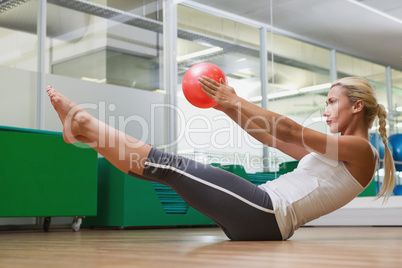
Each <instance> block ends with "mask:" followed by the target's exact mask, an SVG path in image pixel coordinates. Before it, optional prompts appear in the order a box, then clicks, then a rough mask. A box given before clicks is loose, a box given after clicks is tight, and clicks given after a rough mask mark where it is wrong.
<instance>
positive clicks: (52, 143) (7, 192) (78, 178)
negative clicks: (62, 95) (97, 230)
mask: <svg viewBox="0 0 402 268" xmlns="http://www.w3.org/2000/svg"><path fill="white" fill-rule="evenodd" d="M81 147H82V146H81ZM0 149H1V152H2V154H1V157H0V174H1V180H0V216H1V217H31V216H32V217H36V216H37V217H39V216H87V215H95V214H96V205H97V204H96V199H97V191H96V188H97V187H96V185H97V154H96V152H95V151H93V150H92V149H87V148H86V149H84V148H78V147H76V146H74V145H71V144H66V143H65V142H64V141H63V138H62V136H61V134H60V133H55V132H49V133H47V132H45V131H29V130H27V129H24V130H23V131H21V130H20V129H11V128H8V129H7V128H4V127H2V128H1V129H0Z"/></svg>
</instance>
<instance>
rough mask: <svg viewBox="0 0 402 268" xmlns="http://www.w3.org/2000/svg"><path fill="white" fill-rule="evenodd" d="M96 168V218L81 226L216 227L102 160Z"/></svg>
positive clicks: (162, 189) (162, 190)
mask: <svg viewBox="0 0 402 268" xmlns="http://www.w3.org/2000/svg"><path fill="white" fill-rule="evenodd" d="M98 166H99V172H98V173H99V181H98V183H99V189H98V196H99V198H98V212H97V216H96V217H87V218H86V219H85V220H84V222H83V224H84V225H86V226H94V227H96V226H116V227H119V228H124V227H129V226H137V227H138V226H141V227H143V226H183V225H215V223H214V222H213V221H212V220H210V219H209V218H207V217H206V216H204V215H202V214H201V213H200V212H198V211H196V210H195V209H193V208H191V207H189V206H188V205H187V204H186V203H185V202H184V201H183V200H182V199H181V198H179V197H178V196H177V194H175V193H174V192H173V190H171V189H170V188H168V187H166V186H164V185H161V184H157V183H152V182H149V181H143V180H139V179H136V178H133V177H131V176H129V175H127V174H125V173H123V172H121V171H120V170H118V169H117V168H115V167H114V166H112V165H111V164H110V163H109V162H108V161H107V160H106V159H104V158H100V159H99V165H98ZM183 208H184V209H183Z"/></svg>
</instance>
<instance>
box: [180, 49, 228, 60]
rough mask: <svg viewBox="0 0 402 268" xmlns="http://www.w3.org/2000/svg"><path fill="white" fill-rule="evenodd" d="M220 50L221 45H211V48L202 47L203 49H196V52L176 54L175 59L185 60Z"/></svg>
mask: <svg viewBox="0 0 402 268" xmlns="http://www.w3.org/2000/svg"><path fill="white" fill-rule="evenodd" d="M222 50H223V48H221V47H211V48H208V49H204V50H201V51H197V52H194V53H190V54H186V55H183V56H177V61H178V62H181V61H186V60H190V59H194V58H198V57H202V56H206V55H209V54H212V53H216V52H219V51H222Z"/></svg>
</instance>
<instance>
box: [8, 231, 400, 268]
mask: <svg viewBox="0 0 402 268" xmlns="http://www.w3.org/2000/svg"><path fill="white" fill-rule="evenodd" d="M0 267H1V268H8V267H12V268H16V267H30V268H32V267H41V268H43V267H52V268H53V267H69V268H71V267H80V268H85V267H131V268H133V267H174V268H177V267H183V268H188V267H203V268H205V267H219V268H224V267H244V268H254V267H297V268H303V267H309V268H311V267H320V268H323V267H338V268H339V267H366V268H367V267H388V268H392V267H402V227H305V228H301V229H300V230H298V231H296V233H295V235H294V236H293V237H292V238H291V239H290V240H288V241H281V242H233V241H228V240H227V239H226V237H225V236H224V235H223V233H222V232H221V231H220V230H219V229H217V228H182V229H152V230H86V229H82V230H81V231H79V232H72V231H71V230H67V229H66V230H63V229H55V230H51V231H50V232H47V233H45V232H43V231H0Z"/></svg>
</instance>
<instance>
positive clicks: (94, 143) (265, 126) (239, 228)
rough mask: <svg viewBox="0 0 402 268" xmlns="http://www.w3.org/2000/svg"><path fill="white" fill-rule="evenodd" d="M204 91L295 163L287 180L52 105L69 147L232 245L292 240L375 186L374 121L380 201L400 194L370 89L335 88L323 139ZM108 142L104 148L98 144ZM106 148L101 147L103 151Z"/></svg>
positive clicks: (59, 99)
mask: <svg viewBox="0 0 402 268" xmlns="http://www.w3.org/2000/svg"><path fill="white" fill-rule="evenodd" d="M199 83H200V85H201V86H202V87H203V90H204V92H205V93H206V94H207V95H208V96H210V97H211V98H212V99H214V100H215V101H216V102H217V103H218V106H216V107H215V108H216V109H218V110H220V111H223V112H224V113H226V114H227V115H228V116H229V117H231V118H232V119H233V120H234V121H235V122H236V123H238V124H239V125H240V126H241V127H242V128H243V129H245V130H246V131H247V132H248V133H249V134H250V135H252V136H253V137H255V138H256V139H257V140H259V141H260V142H262V143H264V144H266V145H268V146H272V147H275V148H277V149H279V150H281V151H282V152H284V153H286V154H288V155H290V156H292V157H293V158H295V159H297V160H299V161H300V162H299V165H298V167H297V168H296V169H295V170H294V171H293V172H291V173H288V174H285V175H282V176H280V177H279V178H278V179H276V180H274V181H270V182H267V183H266V184H263V185H261V186H255V185H254V184H252V183H249V182H248V181H246V180H244V179H242V178H240V177H238V176H236V175H234V174H232V173H229V172H226V171H224V170H222V169H219V168H215V167H212V166H209V165H204V164H200V163H197V162H195V161H192V160H190V159H186V158H183V157H181V156H176V155H172V154H168V153H165V152H162V151H159V150H157V149H155V148H152V147H151V146H149V145H147V144H145V143H142V142H141V141H139V140H137V139H135V138H133V137H129V136H127V135H125V134H124V133H122V132H120V131H118V130H116V129H114V128H112V127H110V126H108V125H106V124H105V123H103V122H100V121H99V120H97V119H96V118H94V117H92V116H91V115H89V114H88V113H87V112H85V111H84V110H83V109H81V108H80V107H79V106H78V105H76V104H75V103H73V102H72V101H71V100H69V99H68V98H66V97H65V96H63V95H61V94H60V93H59V92H57V91H56V90H55V89H53V88H51V87H48V88H47V91H48V95H49V97H50V100H51V102H52V104H53V106H54V108H55V110H56V111H57V113H58V114H59V117H60V119H61V121H62V124H63V127H64V128H63V136H64V139H65V141H66V142H68V143H73V142H84V143H86V144H89V145H90V146H91V147H92V148H93V149H95V150H96V151H97V152H99V153H100V154H102V155H103V156H104V157H105V158H106V159H108V160H109V161H110V162H111V163H112V164H113V165H115V166H116V167H117V168H119V169H120V170H121V171H123V172H125V173H127V174H130V175H132V176H133V177H135V178H139V179H144V180H149V181H155V182H159V183H162V184H165V185H168V186H169V187H171V188H172V189H173V190H175V191H176V192H177V193H178V194H179V195H180V196H181V197H182V198H183V199H184V200H185V201H186V202H187V203H188V204H189V205H191V206H192V207H194V208H195V209H197V210H199V211H200V212H201V213H203V214H205V215H206V216H208V217H209V218H211V219H212V220H213V221H215V222H216V223H217V224H218V225H219V226H220V227H221V229H222V230H223V231H224V232H225V234H226V235H227V237H228V238H229V239H232V240H286V239H289V238H290V237H291V236H292V235H293V233H294V231H295V230H296V229H298V228H299V227H300V226H301V225H303V224H305V223H307V222H309V221H311V220H314V219H316V218H318V217H320V216H322V215H325V214H327V213H330V212H332V211H334V210H336V209H338V208H340V207H342V206H344V205H345V204H347V203H348V202H350V201H351V200H352V199H353V198H355V197H356V196H357V195H358V194H359V193H360V192H362V191H363V190H364V189H365V187H367V185H368V184H369V183H370V182H371V180H372V179H373V177H374V173H375V171H376V169H377V165H378V161H379V159H378V152H377V151H376V150H375V148H373V146H372V145H371V144H370V142H369V138H368V137H369V129H370V128H371V126H372V123H373V121H374V119H375V117H376V116H378V117H379V119H380V134H381V137H382V139H383V142H384V144H385V147H386V149H385V151H386V153H385V159H384V163H385V165H384V167H385V178H384V182H383V187H382V188H381V191H380V193H379V196H386V197H388V196H389V195H390V194H391V192H392V190H393V186H394V165H393V161H392V157H391V154H390V152H389V149H388V147H387V138H386V132H385V117H386V113H385V110H384V107H383V106H382V105H379V104H377V101H376V98H375V92H374V89H373V88H372V86H371V85H370V83H368V82H367V81H366V80H364V79H361V78H344V79H340V80H338V81H336V82H335V83H334V84H333V85H332V87H331V89H330V91H329V93H328V97H327V100H326V104H327V107H326V110H325V114H324V116H326V117H327V123H328V125H329V127H330V131H331V132H332V133H340V134H341V135H340V136H332V135H326V134H323V133H320V132H317V131H314V130H311V129H308V128H304V127H303V126H301V125H299V124H297V123H296V122H294V121H292V120H290V119H289V118H287V117H284V116H282V115H279V114H276V113H274V112H271V111H268V110H265V109H262V108H260V107H258V106H256V105H254V104H252V103H250V102H248V101H246V100H244V99H242V98H240V97H239V96H238V95H237V94H236V93H235V91H234V89H233V88H232V87H230V86H228V85H226V84H224V83H223V81H221V83H218V82H216V81H214V80H212V79H209V78H207V77H203V78H199ZM99 141H102V143H99ZM100 144H102V146H100Z"/></svg>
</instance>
